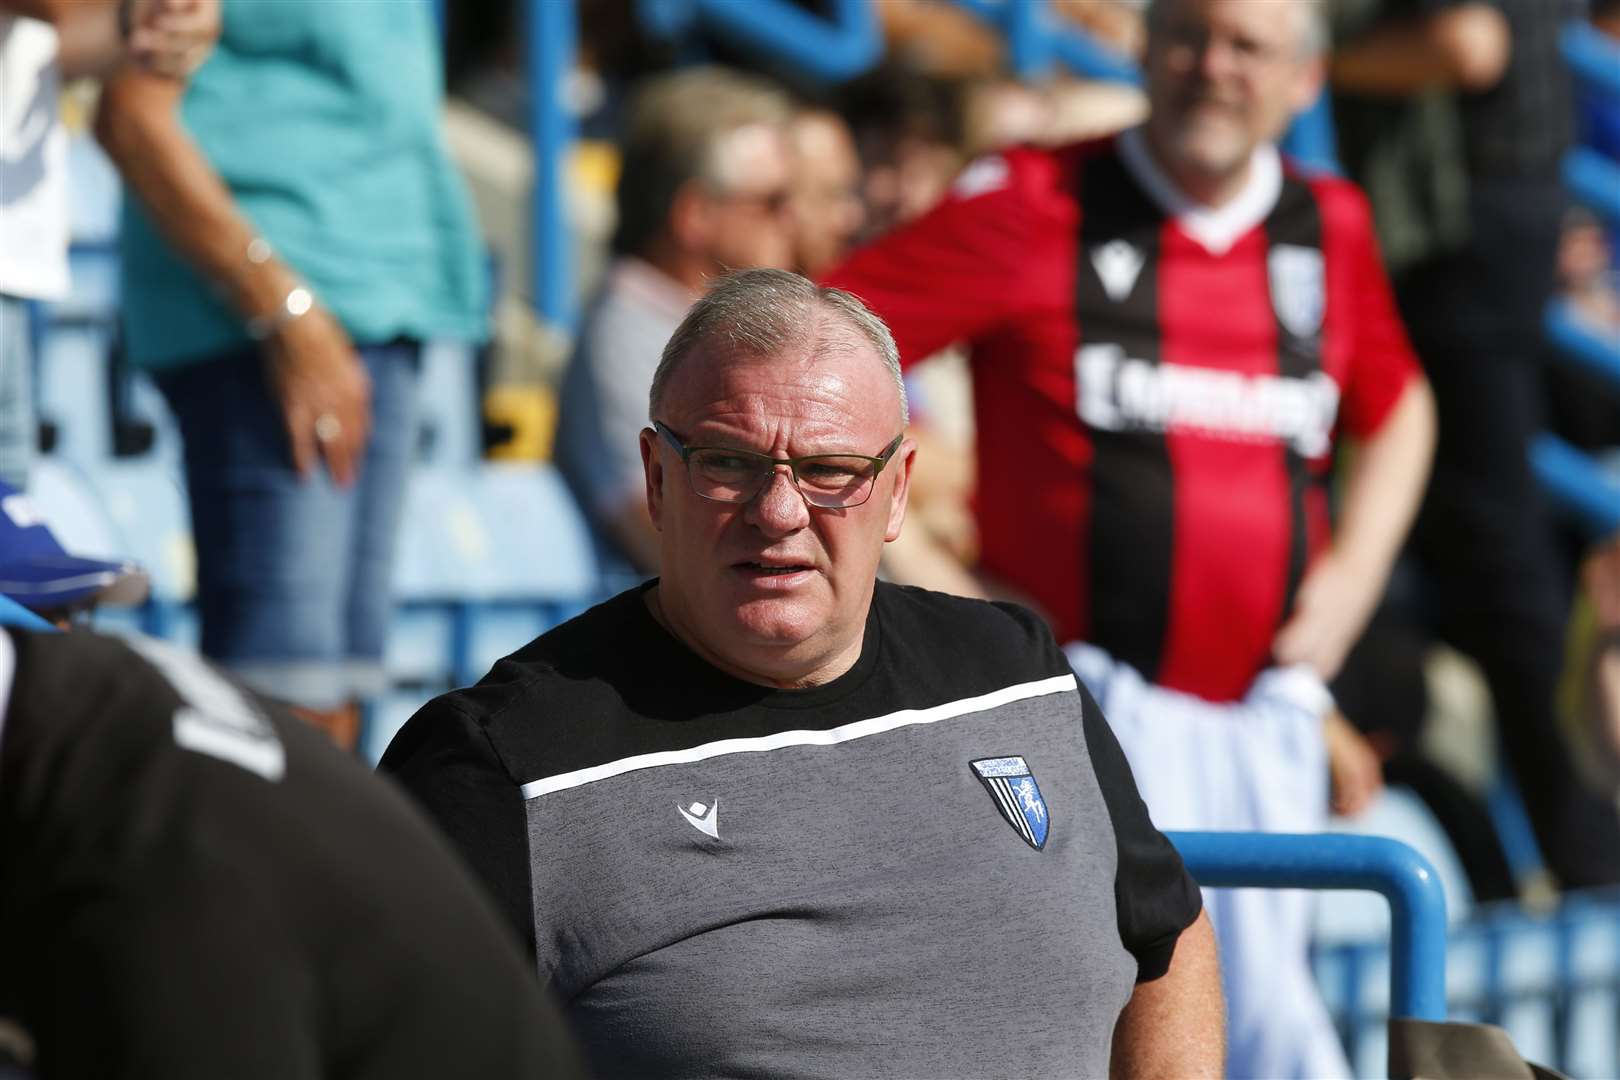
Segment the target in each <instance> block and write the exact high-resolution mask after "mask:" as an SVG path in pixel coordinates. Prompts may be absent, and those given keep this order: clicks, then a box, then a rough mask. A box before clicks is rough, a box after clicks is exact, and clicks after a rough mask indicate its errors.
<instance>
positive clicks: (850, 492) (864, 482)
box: [798, 454, 877, 506]
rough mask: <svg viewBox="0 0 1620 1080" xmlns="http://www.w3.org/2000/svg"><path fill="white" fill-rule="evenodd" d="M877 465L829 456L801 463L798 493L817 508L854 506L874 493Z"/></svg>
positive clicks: (860, 460) (865, 460)
mask: <svg viewBox="0 0 1620 1080" xmlns="http://www.w3.org/2000/svg"><path fill="white" fill-rule="evenodd" d="M876 475H877V463H876V462H874V461H871V460H870V459H868V458H863V457H839V456H837V455H835V454H828V455H825V456H821V457H810V458H805V459H803V460H802V461H800V462H799V468H798V476H799V490H800V491H802V492H804V496H805V498H807V499H809V500H810V501H811V502H812V503H814V504H815V505H817V506H855V505H858V504H860V503H863V502H865V501H866V497H867V496H868V495H870V494H871V493H872V478H873V477H875V476H876Z"/></svg>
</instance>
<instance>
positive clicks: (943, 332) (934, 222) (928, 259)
mask: <svg viewBox="0 0 1620 1080" xmlns="http://www.w3.org/2000/svg"><path fill="white" fill-rule="evenodd" d="M1057 174H1058V166H1057V163H1056V161H1055V160H1053V159H1052V157H1051V156H1050V155H1049V154H1046V153H1044V152H1042V151H1036V150H1013V151H1009V152H1007V153H1004V154H993V155H990V156H988V157H983V158H980V159H978V160H977V161H975V162H973V163H972V164H971V165H969V166H968V167H967V168H966V169H964V170H963V171H962V173H961V175H960V176H958V177H957V179H956V182H955V183H954V184H953V185H952V187H951V190H950V192H949V193H947V195H946V196H945V198H944V199H943V200H942V201H941V202H940V203H939V205H938V206H936V207H934V209H932V210H930V211H929V212H928V213H926V214H924V215H923V216H922V217H920V218H918V219H917V220H915V221H913V222H910V223H908V224H906V225H903V226H901V227H900V228H898V229H896V230H895V231H894V232H891V233H889V234H887V235H885V236H883V237H881V238H879V239H878V240H876V241H874V242H872V243H871V244H869V245H867V246H866V247H864V248H861V249H859V250H857V251H856V252H855V253H854V254H853V255H851V256H850V258H849V259H848V260H847V261H846V262H844V263H843V265H841V266H839V267H837V268H835V269H834V270H832V271H831V272H830V273H829V274H828V275H827V277H826V279H825V280H824V281H823V284H825V285H831V286H833V287H835V288H839V289H843V290H845V291H846V292H850V293H853V294H855V295H856V296H858V297H859V298H860V299H861V300H862V301H863V302H864V303H865V304H866V305H867V306H868V307H870V308H871V309H872V310H873V311H874V312H876V313H877V315H878V316H879V317H880V318H881V319H883V321H884V322H885V323H887V324H888V326H889V329H890V330H891V331H892V332H893V333H894V337H895V341H896V343H897V344H898V345H899V346H900V359H901V362H902V363H904V364H913V363H916V362H917V361H919V360H922V359H925V358H927V357H929V356H932V355H933V354H934V353H936V352H938V351H940V350H941V349H943V348H945V347H946V346H948V345H951V344H954V343H956V342H959V341H973V340H974V339H976V338H978V337H980V336H982V335H984V334H986V333H988V332H990V331H991V330H993V329H995V328H996V327H998V326H1000V325H1003V324H1005V323H1007V322H1009V321H1011V320H1014V319H1016V318H1017V317H1018V315H1019V314H1020V313H1021V312H1022V311H1023V310H1024V309H1025V308H1026V307H1027V305H1028V304H1029V303H1030V301H1031V299H1032V297H1031V290H1030V288H1029V282H1028V275H1027V274H1026V273H1025V271H1026V270H1027V269H1028V266H1029V259H1030V256H1031V254H1032V253H1033V252H1034V251H1036V250H1039V249H1041V248H1042V247H1043V246H1044V245H1047V244H1050V243H1052V242H1053V239H1054V237H1057V236H1062V235H1064V233H1063V232H1062V227H1061V226H1060V225H1055V224H1054V218H1061V217H1062V216H1063V215H1064V214H1065V213H1066V212H1067V213H1069V214H1070V215H1071V216H1072V211H1066V209H1065V206H1064V202H1063V200H1062V198H1061V197H1054V195H1055V194H1056V192H1055V191H1054V188H1055V185H1054V183H1053V181H1054V178H1055V177H1056V175H1057Z"/></svg>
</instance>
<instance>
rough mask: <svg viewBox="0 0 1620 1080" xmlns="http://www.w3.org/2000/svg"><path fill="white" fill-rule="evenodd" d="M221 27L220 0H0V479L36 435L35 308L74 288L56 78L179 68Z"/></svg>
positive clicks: (20, 470)
mask: <svg viewBox="0 0 1620 1080" xmlns="http://www.w3.org/2000/svg"><path fill="white" fill-rule="evenodd" d="M121 12H122V14H121ZM121 19H122V25H121V23H120V20H121ZM218 32H219V4H218V0H136V2H126V3H122V4H121V3H120V2H119V0H0V480H4V481H5V482H6V483H9V484H11V485H13V486H14V487H19V488H21V487H26V486H27V484H28V468H29V463H30V462H31V461H32V459H33V456H34V449H35V443H36V442H37V439H38V436H37V433H36V429H35V419H34V403H33V398H34V389H33V374H34V372H33V368H34V363H35V358H34V349H33V341H32V335H31V332H30V327H29V319H28V306H27V305H28V303H29V302H30V301H39V300H60V299H62V298H63V297H64V296H65V295H66V294H67V288H68V262H67V248H68V207H67V199H68V193H67V135H66V133H65V132H63V130H62V125H61V124H60V122H59V120H58V116H57V112H58V104H57V91H58V86H59V82H60V80H61V79H63V78H68V79H72V78H77V77H79V76H85V75H96V76H100V75H104V74H106V73H108V72H110V71H112V70H114V69H115V68H116V67H117V66H118V65H119V64H121V63H125V62H128V63H132V64H137V65H140V66H142V67H144V68H146V69H148V70H150V71H153V72H159V73H164V74H168V75H174V76H183V75H184V74H185V73H187V72H189V71H191V70H192V69H193V68H195V67H196V66H197V65H198V64H200V63H201V62H202V61H203V59H204V58H205V57H206V56H207V55H208V49H209V47H210V44H211V43H212V41H213V39H214V37H215V35H217V34H218Z"/></svg>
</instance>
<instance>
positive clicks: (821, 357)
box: [668, 329, 899, 427]
mask: <svg viewBox="0 0 1620 1080" xmlns="http://www.w3.org/2000/svg"><path fill="white" fill-rule="evenodd" d="M668 398H669V410H670V412H671V415H672V416H677V417H680V418H682V419H688V418H689V419H690V420H692V421H700V420H701V419H702V418H703V417H704V415H705V414H710V415H712V414H716V413H731V412H758V413H764V412H769V413H771V414H774V415H779V416H782V417H794V418H800V419H808V418H818V419H820V418H827V419H831V417H830V416H829V409H831V410H832V411H833V412H835V413H836V414H837V415H838V416H839V417H840V418H841V419H843V420H844V421H845V422H850V423H853V424H855V425H856V426H860V427H864V426H865V425H864V424H863V423H862V421H864V420H865V419H867V418H868V416H869V415H872V416H878V415H881V416H884V417H886V416H887V415H888V412H889V411H898V409H899V400H898V391H897V390H896V389H895V388H894V383H893V379H892V377H891V376H890V375H889V373H888V372H887V370H886V369H885V367H884V364H883V360H882V358H881V357H879V356H878V353H877V350H876V349H875V348H874V347H873V346H872V344H871V342H869V341H866V340H865V338H863V337H862V336H861V335H860V334H859V332H857V331H854V330H853V329H851V330H849V331H848V332H831V333H822V334H807V335H806V336H805V338H804V340H801V341H796V342H790V343H788V344H787V345H785V346H784V347H783V348H780V349H777V350H774V351H772V352H768V353H760V352H757V351H752V350H746V349H739V348H735V347H728V345H727V344H726V343H725V342H724V341H715V342H712V343H706V344H704V345H700V346H698V347H697V348H696V349H694V350H693V352H692V353H691V354H690V355H689V356H688V357H687V358H686V360H685V361H684V362H683V364H682V365H681V367H680V369H678V370H677V372H676V377H675V378H674V379H673V380H671V384H670V388H669V395H668Z"/></svg>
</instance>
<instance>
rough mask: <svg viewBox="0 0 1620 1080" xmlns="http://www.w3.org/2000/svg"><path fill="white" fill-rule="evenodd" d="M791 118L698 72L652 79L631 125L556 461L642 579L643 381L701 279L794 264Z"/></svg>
mask: <svg viewBox="0 0 1620 1080" xmlns="http://www.w3.org/2000/svg"><path fill="white" fill-rule="evenodd" d="M789 115H790V109H789V105H788V102H787V99H786V98H785V97H783V96H782V95H781V94H780V93H779V92H778V91H776V90H774V89H772V88H771V87H769V86H767V85H764V84H762V83H759V82H756V81H754V80H752V79H750V78H747V77H745V76H742V75H738V74H735V73H732V72H729V71H725V70H723V69H720V68H706V67H699V68H689V69H686V70H683V71H678V72H675V73H673V74H669V75H664V76H661V77H659V78H657V79H654V80H652V81H650V82H649V83H648V84H647V85H646V86H645V87H643V88H642V89H641V91H640V92H639V94H638V95H637V96H636V98H635V101H634V104H633V105H632V107H631V109H630V113H629V116H628V118H627V122H626V124H625V132H624V138H623V143H622V145H621V148H620V149H621V153H622V156H623V161H622V167H621V169H620V172H619V181H618V190H617V192H616V193H615V207H616V209H617V211H618V225H617V228H616V230H615V232H614V235H613V255H614V259H613V262H612V263H611V264H610V265H609V267H608V270H607V275H606V277H605V278H604V280H603V282H602V286H601V288H600V289H599V290H598V292H597V294H596V295H595V297H594V298H593V299H592V300H591V302H590V304H589V305H588V306H587V309H586V313H585V318H584V322H583V324H582V326H581V327H580V332H579V337H578V340H577V343H576V345H575V348H574V354H573V356H572V358H571V359H570V360H569V362H568V369H567V371H566V373H565V374H564V377H563V385H562V391H561V394H560V400H559V402H558V407H559V419H558V428H557V464H558V467H559V468H560V469H561V470H562V473H563V476H564V477H565V478H566V479H567V481H568V484H569V487H570V488H571V489H572V491H573V492H574V495H575V497H576V498H577V499H578V500H579V501H580V504H581V506H582V508H583V509H584V511H585V513H586V515H587V516H588V517H589V518H590V520H591V522H592V524H593V525H594V526H595V528H596V531H597V533H598V535H599V536H600V537H602V539H603V540H604V541H605V542H606V546H607V548H608V553H609V554H611V555H612V556H616V557H617V559H618V560H619V561H622V562H628V563H629V566H630V568H631V569H633V570H634V571H636V572H638V573H643V574H651V573H654V572H656V571H657V569H658V534H657V533H656V531H654V529H653V527H652V523H651V522H650V521H648V520H647V507H646V500H645V499H643V498H642V493H641V461H640V459H639V458H638V457H637V456H636V433H637V432H638V431H640V430H641V421H642V412H643V410H644V408H645V406H646V397H647V384H648V382H649V381H650V380H651V379H652V373H653V369H654V368H656V367H657V366H658V355H659V352H660V350H662V349H663V347H664V342H666V341H668V340H669V335H670V333H671V332H672V331H674V329H675V326H676V324H678V323H679V322H680V321H681V316H682V315H683V314H685V312H686V309H687V308H688V307H690V306H691V304H692V301H693V300H695V299H697V297H698V295H699V293H700V292H701V291H702V289H703V283H704V282H705V281H707V280H708V279H709V278H711V277H713V276H714V275H716V274H720V273H724V272H725V271H727V270H732V269H740V268H743V267H750V266H777V267H786V266H788V265H790V264H791V263H792V261H793V228H792V224H791V215H790V214H789V209H788V204H789V200H790V179H791V175H792V170H791V168H790V163H791V157H790V154H789V149H788V144H787V137H786V133H785V125H786V124H787V122H788V118H789Z"/></svg>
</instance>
